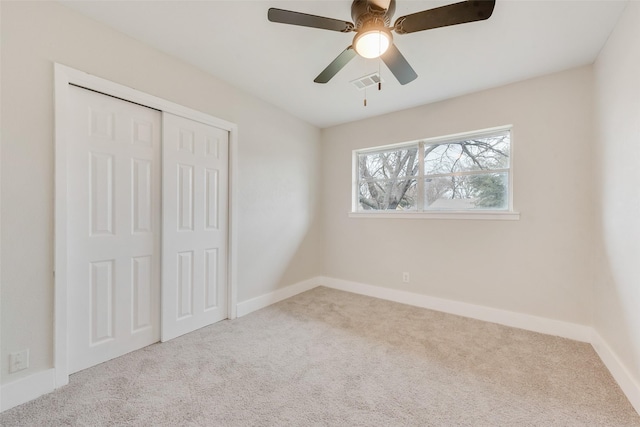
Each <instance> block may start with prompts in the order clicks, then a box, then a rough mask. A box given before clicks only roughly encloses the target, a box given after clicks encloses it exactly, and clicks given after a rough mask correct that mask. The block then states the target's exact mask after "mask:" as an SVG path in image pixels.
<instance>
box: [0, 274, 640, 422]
mask: <svg viewBox="0 0 640 427" xmlns="http://www.w3.org/2000/svg"><path fill="white" fill-rule="evenodd" d="M0 425H3V426H59V425H83V426H103V425H117V426H121V425H140V426H142V425H144V426H325V425H326V426H640V416H638V414H637V413H636V412H635V411H634V409H633V408H632V406H631V405H630V403H629V402H628V401H627V400H626V398H625V397H624V395H623V394H622V392H621V391H620V389H619V387H618V386H617V385H616V383H615V381H614V380H613V378H612V377H611V375H610V374H609V373H608V371H607V370H606V368H605V367H604V365H603V364H602V362H601V361H600V359H599V358H598V356H597V355H596V353H595V352H594V350H593V349H592V348H591V346H590V345H589V344H584V343H579V342H575V341H571V340H567V339H563V338H557V337H551V336H546V335H541V334H537V333H533V332H527V331H523V330H519V329H513V328H508V327H504V326H499V325H496V324H492V323H485V322H481V321H477V320H471V319H466V318H463V317H458V316H452V315H448V314H443V313H439V312H435V311H429V310H424V309H420V308H415V307H410V306H406V305H401V304H396V303H392V302H388V301H383V300H378V299H374V298H369V297H364V296H360V295H355V294H350V293H346V292H340V291H336V290H332V289H327V288H322V287H320V288H316V289H313V290H311V291H309V292H305V293H303V294H300V295H298V296H295V297H293V298H290V299H288V300H286V301H282V302H280V303H278V304H275V305H272V306H270V307H268V308H265V309H263V310H260V311H257V312H255V313H252V314H249V315H247V316H245V317H242V318H240V319H236V320H233V321H224V322H220V323H218V324H215V325H213V326H209V327H206V328H203V329H201V330H199V331H196V332H194V333H191V334H189V335H187V336H183V337H180V338H177V339H175V340H173V341H170V342H167V343H164V344H155V345H152V346H150V347H147V348H144V349H142V350H139V351H137V352H134V353H131V354H128V355H126V356H123V357H121V358H118V359H116V360H112V361H110V362H107V363H103V364H101V365H98V366H95V367H93V368H90V369H87V370H85V371H82V372H79V373H77V374H75V375H72V376H71V381H70V384H69V385H68V386H66V387H63V388H61V389H59V390H57V391H56V392H54V393H51V394H49V395H46V396H43V397H41V398H39V399H36V400H35V401H32V402H29V403H27V404H24V405H22V406H19V407H17V408H14V409H11V410H9V411H6V412H5V413H3V414H0Z"/></svg>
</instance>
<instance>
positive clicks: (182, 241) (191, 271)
mask: <svg viewBox="0 0 640 427" xmlns="http://www.w3.org/2000/svg"><path fill="white" fill-rule="evenodd" d="M162 126H163V151H162V164H163V172H162V176H163V178H162V185H163V188H162V200H163V202H162V203H163V228H162V236H163V239H162V277H163V287H162V300H163V305H162V341H166V340H168V339H171V338H173V337H176V336H179V335H182V334H185V333H187V332H191V331H193V330H195V329H198V328H201V327H203V326H206V325H209V324H211V323H214V322H217V321H219V320H222V319H226V318H227V307H226V292H227V286H226V283H227V260H228V254H227V239H228V232H227V229H228V179H229V178H228V175H229V169H228V156H229V154H228V153H229V132H228V131H225V130H222V129H218V128H216V127H214V126H210V125H206V124H203V123H199V122H196V121H192V120H188V119H185V118H182V117H179V116H175V115H172V114H168V113H163V115H162Z"/></svg>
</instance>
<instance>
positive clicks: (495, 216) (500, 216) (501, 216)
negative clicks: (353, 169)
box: [349, 211, 520, 221]
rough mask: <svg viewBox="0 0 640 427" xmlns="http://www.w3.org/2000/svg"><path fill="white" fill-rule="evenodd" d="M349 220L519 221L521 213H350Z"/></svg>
mask: <svg viewBox="0 0 640 427" xmlns="http://www.w3.org/2000/svg"><path fill="white" fill-rule="evenodd" d="M349 218H404V219H483V220H506V221H517V220H519V219H520V212H513V211H478V212H454V211H438V212H436V211H433V212H397V211H396V212H393V213H391V212H384V211H383V212H349Z"/></svg>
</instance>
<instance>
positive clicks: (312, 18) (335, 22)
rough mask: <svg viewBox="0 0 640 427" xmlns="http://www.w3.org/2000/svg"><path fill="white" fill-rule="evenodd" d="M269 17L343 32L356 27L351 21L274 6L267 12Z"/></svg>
mask: <svg viewBox="0 0 640 427" xmlns="http://www.w3.org/2000/svg"><path fill="white" fill-rule="evenodd" d="M267 18H268V19H269V21H271V22H279V23H281V24H291V25H300V26H301V27H311V28H320V29H322V30H331V31H340V32H343V33H348V32H349V31H353V29H354V25H353V24H352V23H351V22H347V21H341V20H339V19H333V18H325V17H324V16H316V15H309V14H307V13H300V12H294V11H292V10H284V9H276V8H273V7H272V8H271V9H269V12H267Z"/></svg>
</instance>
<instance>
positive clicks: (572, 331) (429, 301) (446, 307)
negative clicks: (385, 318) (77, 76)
mask: <svg viewBox="0 0 640 427" xmlns="http://www.w3.org/2000/svg"><path fill="white" fill-rule="evenodd" d="M319 284H321V285H323V286H326V287H328V288H333V289H338V290H341V291H347V292H353V293H356V294H361V295H367V296H370V297H374V298H380V299H385V300H388V301H394V302H399V303H402V304H407V305H412V306H415V307H422V308H428V309H431V310H436V311H442V312H445V313H450V314H455V315H458V316H463V317H470V318H472V319H478V320H484V321H485V322H492V323H498V324H500V325H505V326H511V327H514V328H520V329H525V330H528V331H533V332H540V333H543V334H547V335H555V336H559V337H563V338H569V339H572V340H576V341H581V342H591V328H590V327H588V326H584V325H579V324H576V323H570V322H563V321H560V320H553V319H547V318H544V317H538V316H532V315H529V314H522V313H516V312H513V311H507V310H500V309H497V308H491V307H486V306H481V305H475V304H469V303H465V302H459V301H453V300H447V299H443V298H437V297H431V296H427V295H422V294H416V293H412V292H407V291H401V290H398V289H389V288H383V287H380V286H372V285H367V284H364V283H358V282H351V281H348V280H342V279H334V278H332V277H320V278H319Z"/></svg>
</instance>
